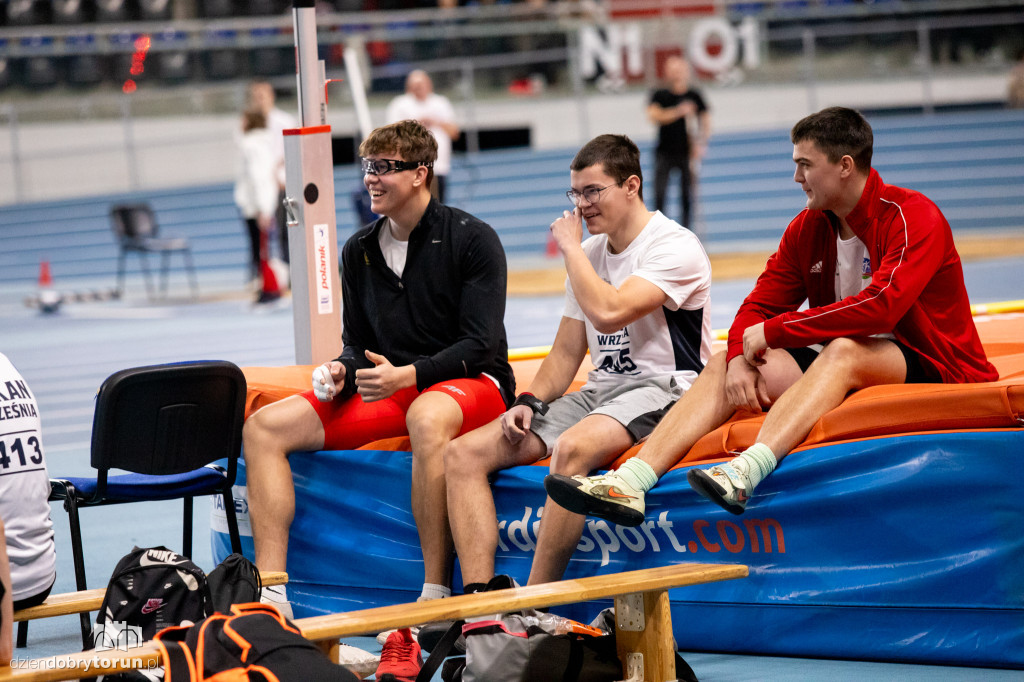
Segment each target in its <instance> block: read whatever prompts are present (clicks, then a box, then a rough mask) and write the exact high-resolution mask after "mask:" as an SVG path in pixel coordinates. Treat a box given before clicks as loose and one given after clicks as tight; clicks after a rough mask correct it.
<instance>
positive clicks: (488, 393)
mask: <svg viewBox="0 0 1024 682" xmlns="http://www.w3.org/2000/svg"><path fill="white" fill-rule="evenodd" d="M429 391H441V392H443V393H446V394H447V395H450V396H451V397H452V398H454V399H455V402H457V403H458V404H459V408H460V409H461V410H462V429H461V430H460V431H459V435H462V434H464V433H468V432H469V431H472V430H473V429H475V428H477V427H480V426H483V425H484V424H486V423H487V422H489V421H491V420H492V419H494V418H495V417H497V416H498V415H500V414H501V413H502V412H504V411H505V401H504V400H503V399H502V397H501V391H499V390H498V386H497V385H496V384H495V383H494V382H493V381H491V380H490V379H488V378H487V377H485V376H478V377H475V378H473V379H452V380H451V381H442V382H441V383H438V384H434V385H433V386H430V387H428V388H426V389H424V390H423V393H427V392H429ZM300 395H301V396H302V397H303V398H305V399H306V400H308V401H309V404H310V405H312V406H313V409H314V410H316V413H317V415H318V416H319V417H320V422H321V423H322V424H323V425H324V447H323V449H324V450H354V449H355V448H358V447H360V446H363V445H366V444H367V443H370V442H372V441H375V440H380V439H381V438H395V437H397V436H407V435H409V432H408V430H407V429H406V428H405V413H406V411H407V410H408V409H409V405H411V404H412V401H413V400H415V399H416V398H417V397H418V396H419V395H420V391H417V390H416V387H415V386H410V387H409V388H403V389H402V390H400V391H396V392H395V393H394V395H392V396H391V397H390V398H385V399H384V400H376V401H374V402H371V403H364V402H363V397H362V396H361V395H359V394H358V393H356V394H355V395H353V396H351V397H350V398H348V399H347V400H332V401H330V402H326V403H322V402H320V401H319V400H317V398H316V396H315V395H314V394H313V391H312V390H309V391H305V392H303V393H301V394H300Z"/></svg>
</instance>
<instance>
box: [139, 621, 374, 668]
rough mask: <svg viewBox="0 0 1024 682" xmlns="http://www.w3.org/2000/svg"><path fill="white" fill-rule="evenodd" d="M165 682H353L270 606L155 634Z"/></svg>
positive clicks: (171, 628)
mask: <svg viewBox="0 0 1024 682" xmlns="http://www.w3.org/2000/svg"><path fill="white" fill-rule="evenodd" d="M155 641H156V643H157V645H158V646H159V647H160V651H161V654H162V658H163V662H164V682H243V681H244V682H307V681H308V680H323V681H324V682H353V681H354V680H358V679H359V678H358V677H356V676H355V675H353V674H352V673H351V672H349V671H348V670H347V669H346V668H344V667H342V666H340V665H337V664H334V663H332V662H331V661H330V660H329V659H328V658H327V656H325V655H324V653H323V652H322V651H320V649H318V648H317V647H316V645H314V644H313V643H312V642H310V641H309V640H307V639H306V638H305V637H303V636H302V633H300V632H299V629H298V628H297V627H295V625H294V624H293V623H292V622H291V621H289V620H288V619H287V618H285V617H284V616H282V615H281V614H280V613H279V612H278V611H277V609H275V608H274V607H273V606H271V605H269V604H259V603H252V604H236V605H234V606H232V607H231V613H230V614H223V613H215V614H214V615H212V616H210V617H209V618H207V619H205V620H203V621H202V622H200V623H196V624H195V625H190V626H179V627H170V628H166V629H164V630H161V631H160V632H158V633H157V635H156V640H155Z"/></svg>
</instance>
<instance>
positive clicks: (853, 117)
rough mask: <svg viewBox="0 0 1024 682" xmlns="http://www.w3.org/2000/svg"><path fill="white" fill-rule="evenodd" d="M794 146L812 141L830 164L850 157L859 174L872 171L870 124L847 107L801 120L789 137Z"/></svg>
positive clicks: (833, 109)
mask: <svg viewBox="0 0 1024 682" xmlns="http://www.w3.org/2000/svg"><path fill="white" fill-rule="evenodd" d="M789 137H790V139H791V140H792V142H793V144H798V143H800V142H803V141H804V140H811V141H812V142H814V144H815V145H817V147H818V149H820V150H821V151H822V152H823V153H824V154H825V156H826V157H827V158H828V160H829V162H831V163H838V162H839V159H841V158H843V157H844V156H847V155H848V156H850V158H852V159H853V163H854V165H855V166H856V167H857V169H858V170H860V171H862V172H864V173H867V172H868V171H869V170H871V151H872V145H873V144H874V138H873V136H872V133H871V124H870V123H868V122H867V120H865V118H864V117H863V116H862V115H861V113H860V112H859V111H856V110H854V109H847V108H846V107H829V108H828V109H822V110H821V111H819V112H818V113H816V114H811V115H810V116H807V117H805V118H802V119H800V121H798V122H797V124H796V125H795V126H793V130H792V131H791V132H790V135H789Z"/></svg>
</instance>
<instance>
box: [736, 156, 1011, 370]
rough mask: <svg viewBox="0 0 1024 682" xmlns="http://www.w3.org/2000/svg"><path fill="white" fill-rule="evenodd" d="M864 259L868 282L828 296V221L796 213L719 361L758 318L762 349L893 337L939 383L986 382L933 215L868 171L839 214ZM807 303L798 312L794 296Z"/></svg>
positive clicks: (821, 214) (950, 256) (831, 241)
mask: <svg viewBox="0 0 1024 682" xmlns="http://www.w3.org/2000/svg"><path fill="white" fill-rule="evenodd" d="M846 221H847V223H848V224H849V225H850V227H851V228H853V231H854V232H855V233H856V234H857V236H858V237H859V238H860V240H861V241H863V242H864V244H865V245H866V246H867V250H868V254H869V257H870V259H871V271H872V275H871V284H870V285H868V287H867V288H865V289H864V290H863V291H861V292H860V293H859V294H857V295H855V296H850V297H848V298H845V299H843V300H841V301H836V296H835V268H836V235H837V232H838V220H837V219H836V217H835V216H834V215H832V214H831V213H829V212H825V211H812V210H806V209H805V210H804V211H803V212H802V213H800V215H798V216H797V217H796V218H794V219H793V221H792V222H791V223H790V224H789V227H788V228H787V229H786V232H785V234H783V236H782V241H781V242H780V244H779V249H778V251H776V252H775V253H774V254H773V255H772V256H771V258H769V259H768V264H767V265H766V266H765V270H764V272H763V273H762V274H761V276H760V277H759V278H758V279H757V283H756V284H755V285H754V290H753V291H752V292H751V293H750V295H749V296H747V298H746V300H744V302H743V304H742V305H741V306H740V309H739V312H738V313H737V314H736V319H735V320H734V321H733V324H732V327H731V328H730V330H729V344H728V355H727V357H728V359H729V360H731V359H732V358H734V357H736V356H737V355H742V354H743V331H744V330H745V329H746V328H747V327H749V326H751V325H753V324H757V323H759V322H762V321H764V322H765V327H764V331H765V338H766V340H767V341H768V345H769V346H770V347H771V348H798V347H802V346H808V345H811V344H815V343H825V342H827V341H830V340H831V339H835V338H840V337H858V336H870V335H872V334H879V333H890V332H891V333H893V334H894V335H895V337H896V338H897V339H898V340H899V341H901V342H902V343H904V344H906V345H907V346H908V347H910V348H912V349H914V350H915V351H917V352H918V353H919V354H920V355H921V359H922V362H923V363H924V364H925V365H926V369H928V368H929V366H930V367H931V368H932V369H934V371H935V372H936V373H937V374H938V375H939V376H940V377H941V378H942V381H944V382H946V383H969V382H979V381H994V380H996V379H997V378H998V373H997V372H996V369H995V367H993V366H992V364H991V363H990V362H989V361H988V359H987V358H986V357H985V351H984V349H983V348H982V345H981V340H980V339H979V338H978V331H977V329H976V328H975V326H974V320H973V319H972V318H971V311H970V305H969V302H968V299H967V290H966V288H965V287H964V276H963V269H962V267H961V264H960V256H959V254H958V253H957V251H956V247H955V246H954V244H953V235H952V232H951V231H950V228H949V223H947V222H946V219H945V217H943V215H942V212H941V211H939V208H938V207H937V206H936V205H935V204H934V203H932V201H931V200H930V199H928V198H927V197H926V196H924V195H923V194H921V193H920V192H915V191H913V190H909V189H904V188H902V187H895V186H893V185H886V184H885V183H884V182H882V178H881V176H879V175H878V172H877V171H875V170H873V169H872V171H871V174H870V176H869V177H868V181H867V185H866V186H865V187H864V193H863V194H862V195H861V198H860V201H859V202H857V206H856V207H855V208H854V209H853V211H852V212H851V213H850V215H848V216H847V217H846ZM805 300H806V301H808V305H809V308H808V309H805V310H799V311H798V308H799V307H800V306H801V305H802V304H803V302H804V301H805Z"/></svg>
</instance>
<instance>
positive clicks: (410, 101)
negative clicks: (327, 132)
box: [385, 69, 459, 204]
mask: <svg viewBox="0 0 1024 682" xmlns="http://www.w3.org/2000/svg"><path fill="white" fill-rule="evenodd" d="M385 118H386V119H387V120H386V121H385V123H397V122H398V121H404V120H407V119H412V120H414V121H419V122H420V123H422V124H423V125H424V126H426V128H427V130H429V131H430V132H431V134H432V135H433V136H434V139H436V140H437V160H436V161H435V162H434V187H432V188H431V190H436V191H434V194H435V195H436V196H437V200H438V201H440V202H441V203H442V204H443V203H445V186H446V184H447V180H448V173H449V172H450V171H451V168H452V141H453V140H455V139H456V138H458V136H459V126H458V124H457V123H456V122H455V110H454V109H453V108H452V103H451V102H450V101H448V98H447V97H445V96H444V95H439V94H437V93H436V92H434V82H433V81H432V80H431V79H430V76H429V75H428V74H427V72H426V71H423V70H421V69H416V70H415V71H412V72H411V73H410V74H409V75H408V76H407V77H406V79H405V94H404V95H399V96H398V97H396V98H394V99H393V100H391V103H390V104H388V108H387V112H386V113H385Z"/></svg>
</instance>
